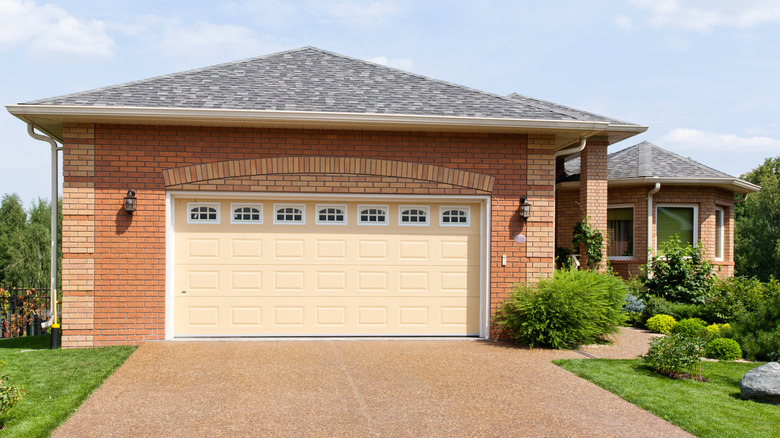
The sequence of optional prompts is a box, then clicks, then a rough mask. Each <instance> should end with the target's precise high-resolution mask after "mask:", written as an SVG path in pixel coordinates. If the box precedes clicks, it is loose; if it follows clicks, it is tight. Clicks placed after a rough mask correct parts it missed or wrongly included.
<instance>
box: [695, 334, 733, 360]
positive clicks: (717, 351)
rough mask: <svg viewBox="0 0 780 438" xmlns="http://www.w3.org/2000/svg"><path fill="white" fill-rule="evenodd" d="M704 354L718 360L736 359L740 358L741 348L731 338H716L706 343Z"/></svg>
mask: <svg viewBox="0 0 780 438" xmlns="http://www.w3.org/2000/svg"><path fill="white" fill-rule="evenodd" d="M704 356H705V357H708V358H710V359H718V360H737V359H741V358H742V349H741V348H739V344H738V343H737V341H735V340H733V339H728V338H716V339H713V340H711V341H710V342H708V343H707V347H706V348H705V349H704Z"/></svg>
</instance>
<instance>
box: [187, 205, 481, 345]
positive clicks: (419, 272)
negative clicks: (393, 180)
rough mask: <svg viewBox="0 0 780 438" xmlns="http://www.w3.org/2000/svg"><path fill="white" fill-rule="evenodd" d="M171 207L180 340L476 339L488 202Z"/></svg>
mask: <svg viewBox="0 0 780 438" xmlns="http://www.w3.org/2000/svg"><path fill="white" fill-rule="evenodd" d="M174 203H175V210H174V230H175V231H174V242H175V243H174V247H175V249H174V253H175V267H174V273H175V274H174V291H173V294H174V297H173V301H174V336H267V335H270V336H275V335H313V336H317V335H478V334H479V307H480V301H479V290H480V284H479V277H480V275H479V274H480V226H481V224H480V214H479V208H480V207H479V205H480V204H479V203H475V202H473V201H472V202H471V203H468V202H465V203H464V202H440V201H438V200H437V202H423V201H419V200H414V201H411V200H410V201H409V202H389V203H383V202H363V201H356V202H317V201H305V202H302V201H295V200H284V201H279V200H251V201H250V200H245V199H235V200H231V199H222V200H208V199H205V200H204V199H179V198H175V201H174Z"/></svg>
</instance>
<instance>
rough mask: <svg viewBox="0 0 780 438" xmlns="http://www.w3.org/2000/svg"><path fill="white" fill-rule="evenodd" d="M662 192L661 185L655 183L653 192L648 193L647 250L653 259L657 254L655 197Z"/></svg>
mask: <svg viewBox="0 0 780 438" xmlns="http://www.w3.org/2000/svg"><path fill="white" fill-rule="evenodd" d="M659 190H661V183H655V187H653V189H652V190H650V191H649V192H647V250H648V257H652V255H653V254H654V253H655V251H654V250H655V248H653V246H654V245H653V195H655V194H656V193H658V191H659ZM647 262H648V263H649V262H650V260H649V259H648V260H647Z"/></svg>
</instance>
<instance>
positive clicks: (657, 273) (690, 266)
mask: <svg viewBox="0 0 780 438" xmlns="http://www.w3.org/2000/svg"><path fill="white" fill-rule="evenodd" d="M661 249H662V251H663V253H664V255H662V256H656V257H653V259H652V260H651V262H650V263H649V264H648V265H647V266H643V268H642V269H643V271H644V274H645V276H644V281H645V289H646V290H647V291H648V292H649V293H650V294H651V295H655V296H659V297H662V298H665V299H667V300H669V301H673V302H677V303H688V304H700V303H703V302H704V301H705V299H706V298H707V294H708V293H709V290H710V287H711V286H712V282H713V279H714V273H713V266H712V264H711V263H710V262H708V261H707V260H706V259H705V258H704V253H703V249H702V247H701V245H699V246H691V245H683V243H682V242H681V241H680V237H679V236H678V235H674V236H672V237H671V238H670V239H669V240H667V241H666V242H664V243H662V244H661Z"/></svg>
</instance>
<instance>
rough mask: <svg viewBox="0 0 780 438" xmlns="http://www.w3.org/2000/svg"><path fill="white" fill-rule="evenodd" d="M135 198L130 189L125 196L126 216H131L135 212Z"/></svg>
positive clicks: (133, 192)
mask: <svg viewBox="0 0 780 438" xmlns="http://www.w3.org/2000/svg"><path fill="white" fill-rule="evenodd" d="M135 201H136V198H135V190H133V189H130V190H128V191H127V196H125V211H126V212H127V214H133V212H134V211H135V204H136V202H135Z"/></svg>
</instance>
